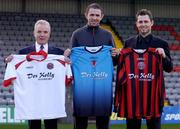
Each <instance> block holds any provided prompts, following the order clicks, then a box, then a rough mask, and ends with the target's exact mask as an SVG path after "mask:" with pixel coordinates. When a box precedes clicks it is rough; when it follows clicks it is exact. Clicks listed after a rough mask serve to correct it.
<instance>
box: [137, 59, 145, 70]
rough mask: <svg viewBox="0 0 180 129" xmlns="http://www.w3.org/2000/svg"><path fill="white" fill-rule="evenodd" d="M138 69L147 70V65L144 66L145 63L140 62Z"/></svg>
mask: <svg viewBox="0 0 180 129" xmlns="http://www.w3.org/2000/svg"><path fill="white" fill-rule="evenodd" d="M138 68H139V69H140V70H143V69H144V68H145V64H144V62H143V61H140V62H138Z"/></svg>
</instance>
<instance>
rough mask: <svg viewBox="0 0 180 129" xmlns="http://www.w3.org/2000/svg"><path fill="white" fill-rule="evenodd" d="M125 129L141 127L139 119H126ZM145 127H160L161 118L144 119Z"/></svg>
mask: <svg viewBox="0 0 180 129" xmlns="http://www.w3.org/2000/svg"><path fill="white" fill-rule="evenodd" d="M126 125H127V129H141V119H127V120H126ZM146 125H147V129H161V118H151V119H146Z"/></svg>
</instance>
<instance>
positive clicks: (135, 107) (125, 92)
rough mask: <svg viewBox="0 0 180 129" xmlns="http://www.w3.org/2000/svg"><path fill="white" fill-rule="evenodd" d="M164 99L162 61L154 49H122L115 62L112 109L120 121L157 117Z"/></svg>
mask: <svg viewBox="0 0 180 129" xmlns="http://www.w3.org/2000/svg"><path fill="white" fill-rule="evenodd" d="M164 97H165V86H164V79H163V66H162V57H161V56H160V55H159V54H158V53H157V52H156V49H155V48H148V49H145V50H140V49H139V50H135V49H132V48H126V49H123V50H122V51H121V55H120V56H119V60H118V68H117V82H116V90H115V102H114V103H115V107H118V114H119V116H120V117H126V118H151V117H160V116H161V113H162V108H163V103H164Z"/></svg>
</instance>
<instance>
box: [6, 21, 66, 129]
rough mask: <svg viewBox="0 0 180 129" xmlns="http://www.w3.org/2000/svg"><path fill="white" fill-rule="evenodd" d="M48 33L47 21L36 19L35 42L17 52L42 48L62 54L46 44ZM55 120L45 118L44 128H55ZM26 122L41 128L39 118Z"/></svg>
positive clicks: (22, 52)
mask: <svg viewBox="0 0 180 129" xmlns="http://www.w3.org/2000/svg"><path fill="white" fill-rule="evenodd" d="M50 34H51V26H50V24H49V22H48V21H46V20H38V21H37V22H36V23H35V25H34V37H35V44H33V45H32V46H28V47H26V48H23V49H21V50H19V54H29V53H30V52H38V51H39V50H43V51H45V52H47V53H49V54H56V55H63V53H64V51H63V50H61V49H59V48H56V47H53V46H50V45H49V44H48V41H49V38H50ZM12 58H13V56H8V57H7V58H6V59H5V60H6V62H10V61H11V60H12ZM65 61H66V59H65ZM32 106H33V105H32ZM29 113H30V112H29ZM57 120H58V119H57V118H55V119H45V120H44V124H45V129H57ZM28 124H29V129H41V120H28Z"/></svg>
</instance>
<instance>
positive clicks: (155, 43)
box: [124, 35, 173, 72]
mask: <svg viewBox="0 0 180 129" xmlns="http://www.w3.org/2000/svg"><path fill="white" fill-rule="evenodd" d="M137 42H138V35H136V36H133V37H130V38H129V39H127V40H126V41H125V44H124V48H127V47H130V48H136V49H138V48H137ZM148 47H152V48H163V49H164V51H165V54H166V58H165V59H163V69H164V70H165V71H166V72H170V71H172V69H173V63H172V60H171V56H170V52H169V46H168V43H167V42H166V41H165V40H162V39H160V38H159V37H157V36H154V35H152V38H151V40H150V42H149V43H148Z"/></svg>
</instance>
